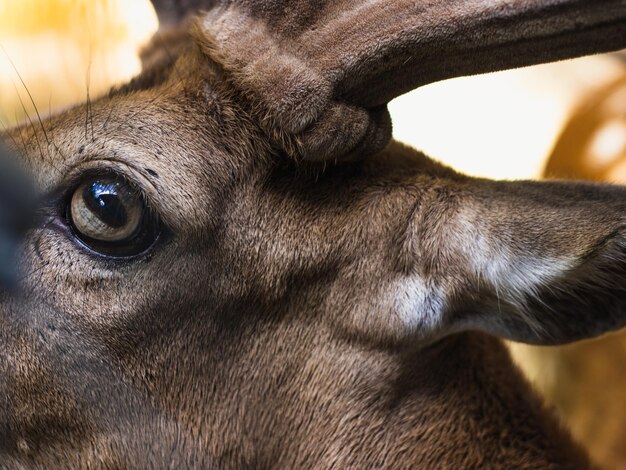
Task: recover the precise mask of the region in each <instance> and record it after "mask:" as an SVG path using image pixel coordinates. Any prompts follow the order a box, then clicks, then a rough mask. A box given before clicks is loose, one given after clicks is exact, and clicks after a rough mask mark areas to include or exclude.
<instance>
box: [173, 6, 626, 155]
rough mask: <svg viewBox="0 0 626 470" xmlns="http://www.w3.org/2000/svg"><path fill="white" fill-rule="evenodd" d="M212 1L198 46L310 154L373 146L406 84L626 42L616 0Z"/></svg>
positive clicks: (292, 145)
mask: <svg viewBox="0 0 626 470" xmlns="http://www.w3.org/2000/svg"><path fill="white" fill-rule="evenodd" d="M171 1H172V2H175V3H183V0H178V2H176V0H171ZM213 3H214V4H215V5H214V6H213V7H212V8H210V10H209V11H208V13H206V14H205V15H204V17H203V19H202V23H201V28H200V29H201V33H200V35H201V36H202V43H203V46H204V49H205V51H206V52H207V53H208V54H209V55H210V56H211V57H212V58H213V59H214V60H216V61H217V62H219V63H220V64H221V65H222V66H223V68H224V69H225V71H226V72H227V76H228V77H230V79H231V81H232V82H233V84H234V85H235V86H236V87H237V88H239V90H240V91H241V92H242V93H243V94H244V96H246V97H247V98H248V99H249V100H250V102H251V103H250V104H251V109H254V110H255V111H256V112H257V113H259V115H260V116H259V117H260V119H259V120H260V121H261V122H262V124H263V125H265V126H266V127H267V128H268V131H269V134H270V135H271V136H273V137H274V138H275V140H277V141H278V142H279V144H281V145H282V147H283V149H284V150H285V151H287V152H288V153H290V154H292V155H293V156H295V157H304V158H308V159H317V160H328V159H337V158H349V157H354V156H362V155H364V154H365V153H367V152H376V151H378V150H380V149H381V148H382V147H384V146H385V145H386V144H387V143H388V141H389V139H390V136H391V124H390V120H389V115H388V113H387V110H386V105H387V103H388V102H389V101H390V100H391V99H393V98H394V97H396V96H399V95H401V94H403V93H405V92H407V91H409V90H411V89H413V88H416V87H419V86H422V85H425V84H427V83H431V82H435V81H438V80H443V79H447V78H452V77H458V76H463V75H469V74H476V73H483V72H490V71H495V70H501V69H506V68H512V67H520V66H525V65H531V64H537V63H540V62H547V61H553V60H559V59H565V58H571V57H575V56H580V55H585V54H591V53H597V52H603V51H610V50H615V49H619V48H622V47H626V4H625V3H624V1H623V0H526V1H510V0H455V1H449V0H420V1H415V0H394V1H388V0H367V1H366V0H332V1H331V0H316V1H307V0H230V1H229V0H221V1H217V0H216V1H214V2H208V1H206V2H204V6H206V7H209V6H210V5H209V4H213Z"/></svg>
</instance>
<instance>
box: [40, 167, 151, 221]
mask: <svg viewBox="0 0 626 470" xmlns="http://www.w3.org/2000/svg"><path fill="white" fill-rule="evenodd" d="M106 175H115V176H118V177H121V178H123V179H124V180H125V181H126V182H127V183H128V184H129V185H130V186H131V187H133V188H134V189H135V190H137V193H138V194H139V195H141V197H142V198H143V199H144V201H145V203H146V206H147V207H148V209H149V210H150V211H152V212H154V213H156V214H157V215H159V216H160V215H161V212H162V211H161V210H159V208H160V202H161V201H160V197H159V192H158V189H157V188H156V187H155V186H154V185H153V184H152V181H151V178H150V176H149V173H148V172H147V171H145V170H143V169H142V168H137V167H135V166H133V165H131V164H129V163H127V162H124V161H121V160H115V159H109V158H107V159H106V160H105V159H100V160H90V161H89V162H86V163H85V164H83V165H80V166H77V167H74V168H72V169H70V170H69V171H68V172H67V174H66V175H65V177H64V178H63V181H62V182H61V183H59V185H58V186H57V187H56V188H55V189H53V190H51V191H49V192H47V193H46V195H44V196H43V197H42V198H41V200H44V201H50V203H48V204H44V206H46V205H47V206H48V208H50V209H52V208H57V209H58V208H59V206H60V205H63V204H64V203H66V202H67V201H68V198H70V197H71V195H72V194H73V192H74V190H75V189H76V188H77V187H78V186H79V185H80V184H81V182H82V181H84V180H85V179H87V178H89V177H93V176H106ZM161 220H162V221H163V218H161Z"/></svg>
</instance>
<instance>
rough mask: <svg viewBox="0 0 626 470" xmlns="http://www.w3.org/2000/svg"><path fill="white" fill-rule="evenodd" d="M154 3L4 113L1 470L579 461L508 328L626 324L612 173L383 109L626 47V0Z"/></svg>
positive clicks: (623, 196) (517, 333)
mask: <svg viewBox="0 0 626 470" xmlns="http://www.w3.org/2000/svg"><path fill="white" fill-rule="evenodd" d="M154 5H155V7H156V9H157V12H158V15H159V20H160V24H161V28H160V32H159V33H158V34H157V35H156V36H155V38H154V40H153V41H152V44H151V45H150V46H148V48H147V49H146V50H145V51H144V53H143V64H144V66H143V71H142V72H141V73H140V74H139V75H138V76H137V77H136V78H134V79H133V80H132V81H130V82H129V83H127V84H123V85H119V86H117V87H115V88H113V89H112V90H111V91H110V93H108V94H107V95H106V96H103V97H100V98H97V99H94V100H89V101H88V102H87V103H84V104H80V105H77V106H75V107H73V108H70V109H67V110H63V111H61V112H59V113H57V114H53V115H51V116H48V117H45V118H44V117H42V118H41V120H38V119H34V120H33V121H32V122H29V123H27V124H25V125H22V126H18V127H17V128H13V129H8V130H6V131H4V132H3V133H2V140H3V142H4V143H5V145H6V146H7V147H8V148H9V149H10V153H11V155H13V156H12V157H11V158H13V159H14V160H17V161H18V163H19V166H21V168H22V171H24V172H27V173H28V174H30V175H31V180H32V185H33V187H34V188H35V190H34V191H35V194H34V196H33V199H34V201H35V202H34V203H33V207H34V209H33V210H32V214H31V217H30V218H29V220H30V222H29V223H28V224H25V228H23V229H19V234H20V235H19V237H18V238H19V240H18V241H19V243H15V244H14V245H12V246H13V247H14V248H13V249H12V250H11V251H12V252H13V254H12V255H11V256H12V257H15V258H16V259H18V260H19V263H18V264H17V268H16V269H15V271H16V272H17V274H16V275H15V279H16V280H17V282H16V284H17V287H15V288H13V289H9V288H5V289H3V291H2V294H1V296H0V357H2V358H3V360H2V361H0V378H1V380H0V467H1V468H7V469H13V468H60V467H63V468H455V469H456V468H519V469H537V468H546V469H548V468H554V469H557V468H558V469H564V468H568V469H569V468H572V469H573V468H588V467H589V466H590V465H591V462H589V460H588V458H587V456H586V455H585V453H584V451H583V450H582V449H581V448H580V446H579V445H578V444H576V443H575V442H574V441H573V439H572V438H571V437H570V435H569V433H568V432H567V430H565V429H563V427H562V426H561V425H560V423H559V422H558V421H557V419H556V418H555V417H554V416H553V415H552V414H551V412H550V410H548V409H546V407H545V406H544V404H543V402H542V400H541V399H540V397H539V396H538V395H537V394H536V393H535V392H534V391H533V389H532V388H531V386H530V385H529V384H528V382H527V381H526V379H525V378H524V377H523V375H522V374H521V372H520V371H519V370H518V369H517V368H516V367H515V365H514V364H513V362H512V360H511V358H510V356H509V354H508V351H507V349H506V348H505V346H504V345H503V342H502V339H503V338H504V339H510V340H514V341H521V342H526V343H530V344H544V345H556V344H564V343H569V342H574V341H578V340H581V339H585V338H590V337H594V336H598V335H601V334H604V333H607V332H610V331H615V330H618V329H620V328H622V327H623V326H625V325H626V311H625V307H626V295H625V293H624V281H625V280H626V257H625V254H626V251H625V250H626V243H625V242H626V228H625V227H626V189H625V188H624V187H620V186H611V185H608V184H594V183H581V182H571V181H567V182H566V181H546V182H536V181H494V180H487V179H481V178H474V177H469V176H465V175H463V174H460V173H458V172H456V171H454V170H453V169H451V168H449V167H447V166H444V165H442V164H440V163H438V162H436V161H435V160H432V159H430V158H429V157H427V156H425V155H424V154H422V153H420V152H419V151H417V150H414V149H412V148H409V147H406V146H404V145H403V144H401V143H399V142H396V141H394V140H393V139H392V137H391V135H392V134H391V120H390V118H389V114H388V112H387V108H386V105H387V103H388V102H389V101H390V100H391V99H392V98H394V97H396V96H399V95H401V94H403V93H404V92H406V91H409V90H410V89H413V88H416V87H419V86H422V85H425V84H427V83H431V82H434V81H438V80H443V79H447V78H452V77H458V76H463V75H468V74H476V73H483V72H488V71H495V70H500V69H504V68H512V67H519V66H525V65H533V64H537V63H540V62H546V61H554V60H560V59H565V58H571V57H576V56H580V55H585V54H593V53H600V52H606V51H612V50H617V49H620V48H623V47H625V46H626V34H625V33H626V3H625V2H624V1H623V0H594V1H585V0H543V1H538V0H528V1H525V2H516V1H506V0H489V1H486V0H455V1H452V2H450V1H442V0H420V1H413V0H411V1H409V0H396V1H381V0H368V1H365V0H351V1H348V0H335V1H332V2H331V1H327V0H321V1H320V0H318V1H315V2H313V1H308V0H267V1H263V0H219V1H217V0H215V1H193V0H158V1H155V2H154ZM459 106H462V103H459ZM416 112H419V110H416ZM451 138H453V136H451ZM468 158H471V156H468ZM503 158H506V155H504V156H503ZM16 171H17V170H16ZM11 179H13V178H11ZM20 186H21V185H20ZM14 195H15V193H14ZM8 200H9V199H8V198H6V197H5V199H4V201H8ZM4 204H5V206H6V205H7V203H6V202H4ZM10 207H12V206H10ZM5 211H6V208H5ZM8 212H9V213H13V214H14V215H16V214H17V212H18V211H17V209H13V210H12V211H11V210H9V211H8ZM12 227H13V226H11V227H9V225H8V222H7V223H5V226H4V227H3V228H2V230H3V231H5V232H8V231H9V229H11V230H13V228H12ZM17 232H18V230H17V229H15V230H13V232H12V233H17ZM4 262H5V264H6V262H7V261H6V260H5V261H4ZM8 277H10V276H7V278H8Z"/></svg>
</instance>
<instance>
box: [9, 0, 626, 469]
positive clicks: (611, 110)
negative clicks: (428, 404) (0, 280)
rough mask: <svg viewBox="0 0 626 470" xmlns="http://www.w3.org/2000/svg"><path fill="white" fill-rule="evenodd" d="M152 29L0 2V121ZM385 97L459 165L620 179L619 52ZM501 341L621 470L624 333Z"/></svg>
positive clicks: (121, 9) (148, 11)
mask: <svg viewBox="0 0 626 470" xmlns="http://www.w3.org/2000/svg"><path fill="white" fill-rule="evenodd" d="M156 29H157V20H156V15H155V13H154V11H153V10H152V7H151V5H150V3H149V0H0V127H8V126H11V125H14V124H15V123H18V122H20V121H23V120H24V119H27V118H28V116H29V115H30V116H33V115H34V111H35V106H36V107H37V109H38V110H39V113H40V114H41V115H46V114H48V113H51V112H55V111H58V110H60V109H62V108H64V107H67V106H71V105H72V104H73V103H76V102H80V101H85V99H86V98H87V97H88V96H91V97H94V96H97V95H99V94H102V93H104V92H106V90H107V89H108V88H109V87H110V86H112V85H114V84H117V83H121V82H124V81H125V80H128V79H129V78H130V77H132V76H133V75H134V74H136V73H137V72H138V71H139V69H140V61H139V58H138V52H139V51H140V49H141V47H142V45H144V44H145V43H146V42H147V40H148V39H149V37H150V36H151V34H152V33H153V32H155V31H156ZM390 109H391V112H392V115H393V118H394V133H395V136H396V138H397V139H398V140H401V141H404V142H406V143H409V144H411V145H413V146H414V147H417V148H419V149H422V150H423V151H424V152H425V153H427V154H428V155H430V156H432V157H434V158H437V159H439V160H441V161H443V162H446V163H448V164H450V165H452V166H453V167H455V168H457V169H459V170H461V171H463V172H465V173H469V174H472V175H477V176H486V177H491V178H506V179H520V178H545V177H556V178H575V179H590V180H596V181H610V182H621V183H624V184H626V61H625V60H624V58H623V57H621V56H620V55H618V54H614V55H606V56H596V57H591V58H585V59H579V60H574V61H567V62H561V63H558V64H550V65H543V66H537V67H530V68H526V69H519V70H515V71H510V72H502V73H497V74H490V75H484V76H480V77H471V78H464V79H457V80H450V81H446V82H441V83H437V84H434V85H430V86H427V87H424V88H422V89H420V90H417V91H415V92H413V93H410V94H408V95H405V96H403V97H401V98H399V99H397V100H395V101H394V102H393V103H391V106H390ZM511 350H512V352H513V355H514V357H515V359H516V360H517V361H518V363H519V364H520V365H521V367H522V368H523V369H524V371H525V372H526V374H527V375H528V377H529V379H530V380H531V381H532V382H533V383H534V384H535V385H536V387H537V388H538V390H539V391H540V392H541V393H542V394H543V395H544V396H545V397H546V400H547V401H548V402H549V403H550V404H551V405H553V406H554V407H555V408H556V409H557V411H558V413H559V414H560V416H561V417H562V418H563V422H564V423H566V425H567V426H568V427H570V428H571V429H572V432H573V433H574V435H575V437H576V438H577V439H578V440H579V441H580V442H581V443H582V444H583V445H585V446H586V447H587V448H588V449H589V451H590V452H591V455H592V457H593V458H594V460H595V461H596V462H597V463H599V464H600V465H601V466H602V467H603V468H607V469H625V470H626V333H621V334H614V335H610V336H606V337H604V338H601V339H599V340H594V341H588V342H584V343H581V344H577V345H572V346H568V347H559V348H537V347H528V346H523V345H517V344H512V345H511Z"/></svg>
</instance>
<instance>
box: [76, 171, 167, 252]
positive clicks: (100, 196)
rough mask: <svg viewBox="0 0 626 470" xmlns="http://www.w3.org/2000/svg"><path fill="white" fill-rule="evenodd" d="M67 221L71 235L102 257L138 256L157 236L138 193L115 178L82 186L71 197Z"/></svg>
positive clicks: (156, 226) (97, 179) (155, 223)
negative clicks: (70, 228)
mask: <svg viewBox="0 0 626 470" xmlns="http://www.w3.org/2000/svg"><path fill="white" fill-rule="evenodd" d="M67 218H68V221H69V223H70V225H71V227H72V230H73V232H74V235H75V236H76V237H77V238H78V239H79V240H80V241H81V242H82V243H83V244H84V245H86V246H87V247H88V248H90V249H91V250H93V251H95V252H96V253H99V254H101V255H104V256H110V257H118V258H119V257H132V256H137V255H139V254H141V253H143V252H144V251H146V250H147V249H148V248H150V246H152V244H153V243H154V242H155V240H156V239H157V237H158V235H159V224H158V221H157V220H156V217H155V216H153V215H152V214H151V212H150V211H149V209H148V208H147V207H146V204H145V202H144V198H143V197H142V195H141V193H140V192H139V191H138V190H137V189H136V188H134V187H133V186H132V185H131V184H129V183H128V182H127V181H126V180H124V179H123V178H121V177H118V176H105V177H93V178H90V179H88V180H86V181H84V182H83V183H81V184H80V185H79V186H78V187H77V188H76V189H75V190H74V193H73V194H72V196H71V199H70V202H69V204H68V207H67Z"/></svg>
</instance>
